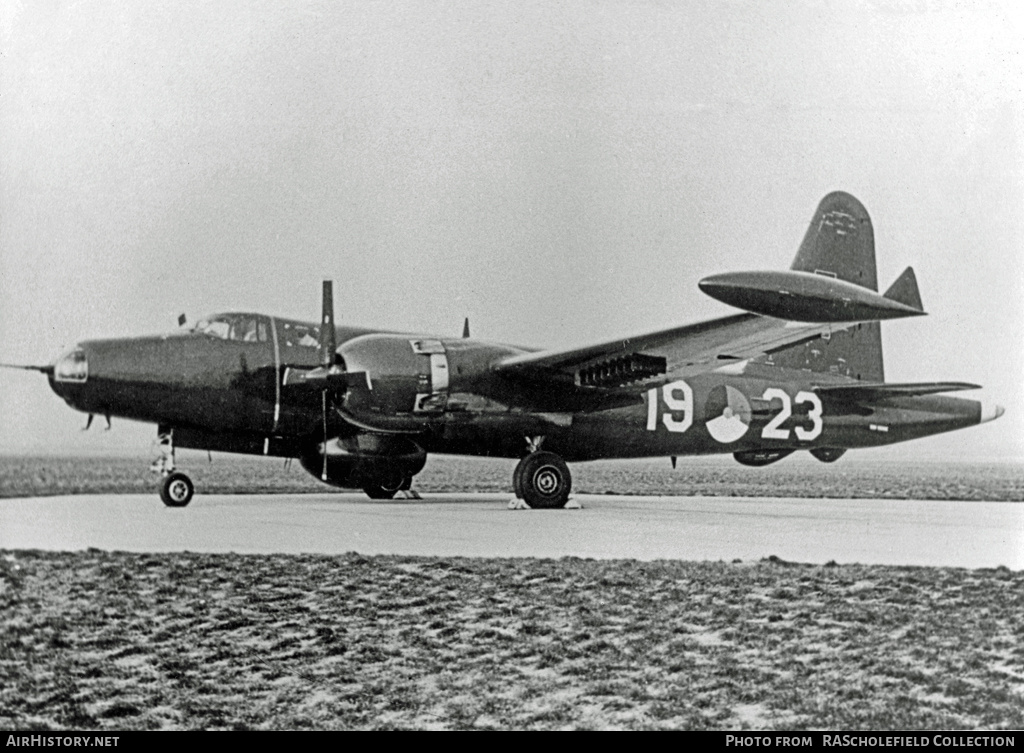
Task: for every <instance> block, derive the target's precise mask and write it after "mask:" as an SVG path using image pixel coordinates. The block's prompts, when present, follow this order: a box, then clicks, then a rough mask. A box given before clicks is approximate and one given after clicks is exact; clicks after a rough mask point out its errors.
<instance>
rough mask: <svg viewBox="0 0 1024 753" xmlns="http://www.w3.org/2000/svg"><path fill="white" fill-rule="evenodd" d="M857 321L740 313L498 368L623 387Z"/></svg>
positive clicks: (522, 358)
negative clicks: (813, 320) (792, 319)
mask: <svg viewBox="0 0 1024 753" xmlns="http://www.w3.org/2000/svg"><path fill="white" fill-rule="evenodd" d="M856 325H857V322H841V323H836V322H831V323H808V322H789V321H785V320H783V319H775V318H773V317H768V316H758V315H756V314H736V315H733V316H728V317H722V318H719V319H711V320H708V321H704V322H698V323H696V324H689V325H686V326H683V327H674V328H672V329H666V330H661V331H658V332H651V333H648V334H644V335H638V336H635V337H626V338H620V339H617V340H609V341H607V342H603V343H598V344H596V345H590V346H586V347H582V348H568V349H561V350H548V351H541V352H537V353H522V354H518V355H514V356H510V357H507V358H504V359H502V360H501V361H499V362H498V363H496V364H495V365H494V370H495V371H496V372H498V373H500V374H504V375H506V376H509V377H512V378H520V379H524V380H528V381H551V380H554V381H557V382H562V383H566V382H569V383H572V384H574V385H575V386H576V387H578V388H581V389H587V388H589V389H595V390H600V389H604V388H618V389H621V388H623V387H626V386H631V385H643V384H646V383H647V382H649V381H651V380H654V379H657V378H660V377H663V376H665V375H672V376H673V377H679V378H682V377H691V376H695V375H697V374H704V373H707V372H709V371H714V370H716V369H719V368H721V367H723V366H727V365H729V364H732V363H736V362H739V361H744V360H747V359H750V358H756V357H759V356H764V355H768V354H771V353H775V352H777V351H780V350H784V349H786V348H790V347H792V346H794V345H797V344H799V343H802V342H806V341H809V340H814V339H817V338H819V337H822V336H823V335H828V334H831V333H835V332H838V331H842V330H845V329H849V328H850V327H854V326H856ZM594 375H599V376H597V377H596V378H595V376H594Z"/></svg>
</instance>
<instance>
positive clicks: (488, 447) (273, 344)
mask: <svg viewBox="0 0 1024 753" xmlns="http://www.w3.org/2000/svg"><path fill="white" fill-rule="evenodd" d="M699 286H700V288H701V289H702V290H703V291H704V292H705V293H707V294H708V295H711V296H713V297H715V298H717V299H719V300H721V301H723V302H725V303H728V304H730V305H732V306H735V307H738V308H740V309H743V311H744V313H734V314H732V315H729V316H725V317H722V318H719V319H713V320H710V321H704V322H700V323H698V324H690V325H686V326H682V327H678V328H675V329H669V330H664V331H660V332H652V333H649V334H645V335H640V336H637V337H628V338H620V339H615V340H610V341H608V342H604V343H599V344H597V345H590V346H587V347H581V348H570V349H558V350H535V349H530V348H522V347H516V346H512V345H501V344H497V343H491V342H484V341H481V340H476V339H473V338H471V337H469V331H468V326H467V328H466V330H465V331H464V332H463V335H464V336H463V337H462V338H446V337H440V336H436V335H420V334H400V333H395V332H383V331H377V330H370V329H360V328H356V327H348V326H340V325H337V324H335V322H334V307H333V302H332V292H331V283H330V282H328V281H325V282H324V287H323V315H322V317H321V319H320V322H319V323H313V322H302V321H294V320H291V319H282V318H279V317H274V316H267V315H263V314H248V313H228V314H218V315H215V316H211V317H209V318H207V319H205V320H203V321H200V322H199V323H198V324H196V325H195V326H194V327H192V328H191V329H189V330H184V329H183V330H180V331H179V332H176V333H174V334H169V335H164V336H157V337H136V338H129V339H116V340H88V341H85V342H82V343H79V344H78V345H77V346H76V347H75V348H74V349H72V350H71V351H70V352H68V353H65V354H64V355H62V356H61V357H60V358H59V359H58V360H57V361H56V362H55V363H53V364H52V365H49V366H29V367H22V368H30V369H36V370H38V371H42V372H43V373H45V374H47V375H48V377H49V381H50V386H51V387H52V388H53V390H54V392H56V393H57V394H58V395H59V396H60V397H62V398H64V400H65V401H66V402H67V403H68V405H70V406H71V407H73V408H75V409H77V410H80V411H84V412H87V413H89V414H90V421H91V418H92V414H100V415H105V416H106V417H107V419H108V421H109V418H110V416H121V417H124V418H130V419H135V420H138V421H147V422H152V423H155V424H157V427H158V429H157V431H158V436H159V437H160V440H161V443H162V446H163V448H164V450H165V451H164V453H163V455H162V457H161V458H160V460H158V462H157V464H155V465H156V467H157V469H158V470H159V471H160V472H161V473H162V476H163V479H162V483H161V486H160V496H161V498H162V499H163V501H164V503H165V504H167V505H169V506H172V507H183V506H185V505H187V504H188V503H189V501H190V500H191V499H192V495H193V491H194V486H193V483H192V481H191V480H190V479H189V478H188V476H186V475H185V474H184V473H181V472H180V471H177V470H175V467H174V448H175V447H185V448H195V449H204V450H217V451H223V452H236V453H245V454H252V455H271V456H277V457H286V458H298V459H299V460H300V462H301V463H302V466H303V467H304V468H305V469H306V470H308V471H309V472H310V473H312V474H313V475H314V476H316V477H317V478H319V479H320V480H321V481H324V482H326V483H328V484H333V485H334V486H339V487H345V488H361V489H363V490H364V491H365V492H366V494H368V495H369V496H370V497H372V498H374V499H387V498H391V497H393V496H394V495H395V494H396V493H398V492H400V491H404V490H406V491H407V490H409V489H410V488H411V484H412V480H413V477H414V476H415V475H416V474H417V473H419V472H420V470H422V469H423V466H424V464H425V463H426V459H427V454H428V453H432V452H434V453H444V454H457V455H482V456H489V457H503V458H518V459H519V463H518V465H516V467H515V471H514V473H513V475H512V488H513V489H514V491H515V494H516V497H518V498H520V499H522V500H523V501H524V502H525V503H526V504H527V505H528V506H530V507H533V508H559V507H563V506H565V504H566V502H567V500H568V499H569V492H570V489H571V486H572V481H571V476H570V473H569V468H568V467H567V466H566V462H577V461H585V460H596V459H602V458H637V457H652V456H669V457H671V458H672V459H673V464H674V463H675V458H676V457H677V456H681V455H708V454H716V453H732V455H733V457H735V458H736V460H737V461H739V462H740V463H743V464H745V465H751V466H763V465H768V464H769V463H774V462H776V461H778V460H781V459H782V458H784V457H786V456H787V455H790V454H792V453H794V452H797V451H799V450H807V451H808V452H810V453H811V454H812V455H813V456H814V457H815V458H817V459H818V460H821V461H823V462H826V463H831V462H833V461H835V460H837V459H838V458H839V457H840V456H841V455H842V454H843V453H844V452H846V451H847V450H848V449H853V448H859V447H877V446H879V445H886V444H892V443H895V442H902V441H906V440H908V439H916V438H918V437H924V436H928V435H931V434H938V433H940V432H946V431H952V430H954V429H960V428H963V427H966V426H973V425H974V424H978V423H982V422H984V421H989V420H992V419H994V418H997V417H998V416H1000V415H1002V413H1003V409H1002V408H1001V407H999V406H990V405H988V404H986V403H983V402H981V401H978V400H970V399H964V398H959V397H950V396H948V395H946V394H942V393H948V392H955V391H958V390H968V389H975V388H976V387H977V385H973V384H965V383H962V382H927V383H911V384H899V383H897V384H891V383H886V382H885V380H884V374H883V370H882V344H881V336H880V329H879V321H880V320H883V319H896V318H902V317H910V316H917V315H921V314H923V313H924V311H923V309H922V305H921V298H920V296H919V294H918V289H917V281H916V280H915V277H914V272H913V270H912V269H911V268H909V267H908V268H907V270H906V271H905V272H903V274H902V275H900V277H899V278H898V279H897V280H896V281H895V282H894V283H893V284H892V286H891V287H889V289H888V290H887V291H886V292H885V293H884V294H879V293H878V292H877V290H878V285H877V279H876V272H875V246H874V231H873V229H872V225H871V220H870V218H869V217H868V214H867V212H866V211H865V209H864V207H863V206H862V205H861V204H860V202H859V201H857V200H856V199H855V198H853V197H852V196H850V195H848V194H845V193H841V192H836V193H832V194H829V195H828V196H826V197H825V198H824V199H823V200H822V202H821V204H820V205H819V206H818V209H817V211H816V212H815V214H814V218H813V220H812V222H811V225H810V227H809V229H808V230H807V234H806V236H805V237H804V240H803V243H802V244H801V246H800V249H799V251H798V253H797V255H796V259H795V261H794V262H793V265H792V267H791V268H790V270H789V271H786V272H746V273H731V274H722V275H716V276H713V277H709V278H706V279H704V280H702V281H701V282H700V283H699Z"/></svg>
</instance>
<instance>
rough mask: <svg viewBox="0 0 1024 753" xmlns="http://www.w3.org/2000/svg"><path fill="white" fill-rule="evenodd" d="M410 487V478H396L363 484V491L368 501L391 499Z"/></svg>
mask: <svg viewBox="0 0 1024 753" xmlns="http://www.w3.org/2000/svg"><path fill="white" fill-rule="evenodd" d="M411 486H412V478H405V477H404V476H398V477H396V478H393V479H379V480H377V481H369V482H367V483H365V484H363V491H364V492H366V496H367V497H369V498H370V499H393V498H394V496H395V495H396V494H398V492H400V491H404V490H405V489H408V488H409V487H411Z"/></svg>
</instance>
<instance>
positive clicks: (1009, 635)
mask: <svg viewBox="0 0 1024 753" xmlns="http://www.w3.org/2000/svg"><path fill="white" fill-rule="evenodd" d="M1022 612H1024V573H1012V572H1009V571H1007V570H1004V569H997V570H979V571H969V570H956V569H927V568H894V567H862V566H856V565H851V566H837V567H828V566H826V567H812V566H806V565H788V564H786V563H782V562H779V561H763V562H761V563H759V564H753V565H750V564H746V565H744V564H728V563H686V562H664V561H662V562H649V563H639V562H634V561H593V560H579V559H562V560H507V559H458V558H442V559H428V558H413V557H390V556H381V557H363V556H360V555H358V554H349V555H345V556H341V557H328V556H312V555H310V556H262V557H260V556H242V555H230V554H225V555H200V554H189V553H181V554H175V555H165V556H153V555H146V554H126V553H116V552H115V553H109V552H101V551H97V550H89V551H87V552H78V553H73V554H61V553H43V552H37V551H17V552H0V615H2V621H3V624H2V630H0V728H37V729H58V728H77V729H82V728H99V729H159V728H175V729H182V728H186V729H194V728H201V729H246V728H261V729H285V728H286V729H314V728H315V729H339V728H340V729H395V728H416V729H423V728H442V729H463V728H466V729H468V728H478V729H479V728H483V729H586V728H598V729H652V728H670V729H686V728H697V729H723V728H724V729H737V728H739V729H742V728H752V729H808V728H816V729H897V728H898V729H950V728H955V729H975V728H1015V729H1020V728H1021V727H1024V627H1022V623H1021V621H1020V619H1019V618H1020V614H1021V613H1022Z"/></svg>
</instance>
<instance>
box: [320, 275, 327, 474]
mask: <svg viewBox="0 0 1024 753" xmlns="http://www.w3.org/2000/svg"><path fill="white" fill-rule="evenodd" d="M324 290H325V291H326V290H327V283H324ZM323 417H324V465H323V469H322V470H321V471H320V480H321V481H327V390H324V391H323Z"/></svg>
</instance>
